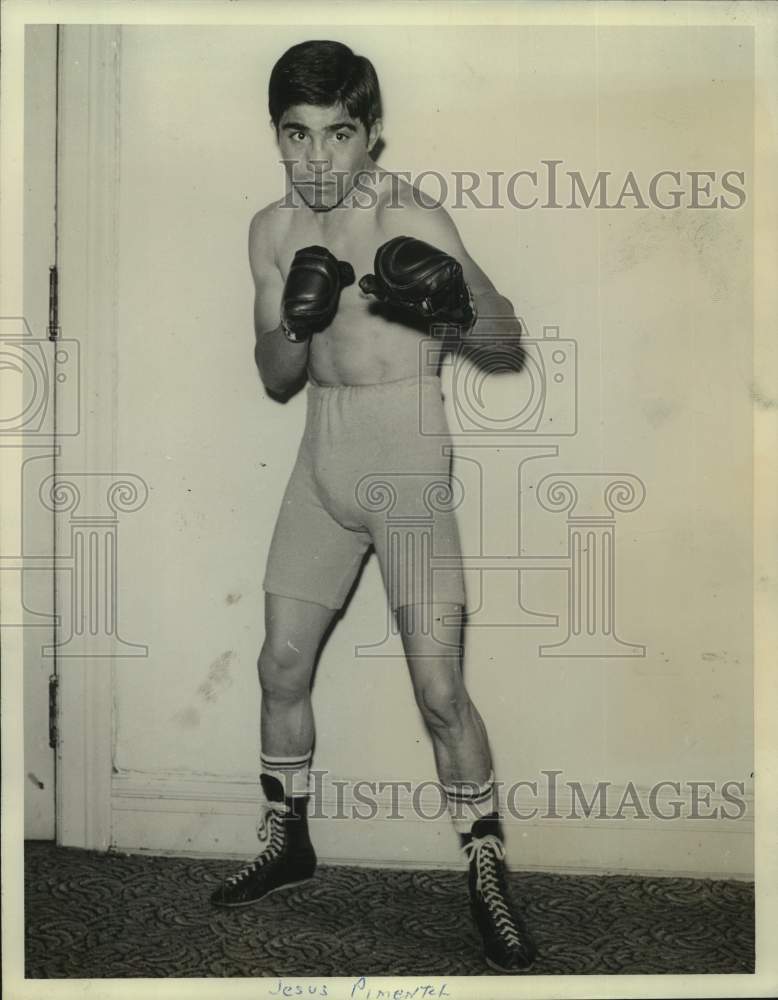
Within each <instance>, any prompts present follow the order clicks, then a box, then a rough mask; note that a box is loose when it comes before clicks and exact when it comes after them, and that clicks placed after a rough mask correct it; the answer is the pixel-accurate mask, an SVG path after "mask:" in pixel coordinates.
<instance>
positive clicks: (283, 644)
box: [257, 633, 313, 696]
mask: <svg viewBox="0 0 778 1000" xmlns="http://www.w3.org/2000/svg"><path fill="white" fill-rule="evenodd" d="M257 667H258V670H259V683H260V686H261V688H262V691H263V693H264V694H269V695H279V696H282V695H287V696H288V695H294V694H298V693H301V692H303V691H306V690H307V689H308V686H309V684H310V673H311V670H312V668H313V663H312V662H310V656H308V655H306V654H305V653H304V652H302V651H301V650H300V648H299V647H297V646H296V645H295V644H294V642H293V641H292V640H291V639H290V638H289V637H288V636H287V635H284V634H281V633H276V634H272V633H271V634H268V635H267V636H266V638H265V641H264V643H263V644H262V649H261V651H260V654H259V660H258V661H257Z"/></svg>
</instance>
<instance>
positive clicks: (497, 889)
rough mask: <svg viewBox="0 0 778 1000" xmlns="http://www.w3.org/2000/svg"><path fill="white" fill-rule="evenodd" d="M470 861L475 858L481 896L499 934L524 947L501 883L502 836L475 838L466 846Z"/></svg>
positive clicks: (477, 884)
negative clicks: (498, 864) (499, 863)
mask: <svg viewBox="0 0 778 1000" xmlns="http://www.w3.org/2000/svg"><path fill="white" fill-rule="evenodd" d="M464 853H465V857H466V858H467V860H468V861H472V860H473V858H475V870H476V884H475V888H476V892H477V893H478V894H479V895H480V896H481V898H482V899H483V901H484V903H485V904H486V907H487V909H488V911H489V915H490V916H491V917H492V920H493V921H494V925H495V928H496V930H497V933H498V934H499V935H500V936H501V937H502V939H503V941H505V943H506V944H507V945H508V946H509V947H521V938H520V936H519V932H518V929H517V927H516V924H515V922H514V920H513V915H512V914H511V911H510V909H509V908H508V903H507V901H506V898H505V890H504V889H503V887H502V886H501V885H500V878H499V871H498V867H497V862H498V861H502V860H504V858H505V846H504V844H503V842H502V841H501V840H500V839H499V837H495V836H494V834H488V835H487V836H486V837H473V839H472V840H471V841H469V842H468V843H467V844H465V846H464Z"/></svg>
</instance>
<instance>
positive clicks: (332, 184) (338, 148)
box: [278, 104, 380, 212]
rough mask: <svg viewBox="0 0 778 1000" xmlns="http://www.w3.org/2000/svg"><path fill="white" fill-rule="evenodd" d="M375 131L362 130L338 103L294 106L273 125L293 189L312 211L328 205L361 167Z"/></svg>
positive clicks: (342, 193)
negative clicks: (327, 105)
mask: <svg viewBox="0 0 778 1000" xmlns="http://www.w3.org/2000/svg"><path fill="white" fill-rule="evenodd" d="M379 134H380V123H376V124H375V125H374V126H373V128H372V129H371V130H370V133H369V134H368V133H367V131H366V130H365V126H364V125H363V124H362V122H361V121H357V120H356V119H354V118H352V117H351V115H349V113H348V112H347V111H346V109H345V108H344V107H342V106H341V105H339V104H335V105H333V106H332V107H329V108H321V107H317V106H316V105H313V104H296V105H294V107H291V108H288V109H287V110H286V111H285V112H284V113H283V115H282V116H281V120H280V122H279V123H278V147H279V149H280V151H281V157H282V159H283V161H284V166H285V167H286V172H287V174H288V176H289V179H290V181H291V182H292V185H293V186H294V189H295V191H297V193H298V194H299V195H300V197H301V198H302V199H303V200H304V201H305V203H306V204H307V205H308V206H309V207H310V208H312V209H313V210H314V211H319V212H326V211H327V210H328V209H330V208H334V207H335V206H336V205H337V204H339V203H340V202H341V201H342V200H343V198H344V197H345V196H346V195H347V194H348V192H349V191H350V190H351V188H352V187H353V185H354V179H355V177H356V175H357V174H358V173H359V172H360V171H361V170H364V169H366V168H367V166H368V153H369V151H370V150H371V149H372V147H373V146H374V145H375V141H376V139H377V138H378V135H379Z"/></svg>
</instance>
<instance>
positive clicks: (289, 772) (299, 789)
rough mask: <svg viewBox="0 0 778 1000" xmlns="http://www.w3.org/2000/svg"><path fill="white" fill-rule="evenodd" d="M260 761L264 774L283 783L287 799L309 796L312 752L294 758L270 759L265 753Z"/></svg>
mask: <svg viewBox="0 0 778 1000" xmlns="http://www.w3.org/2000/svg"><path fill="white" fill-rule="evenodd" d="M259 760H260V766H261V768H262V773H263V774H268V775H270V777H271V778H276V779H277V780H278V781H280V782H281V784H282V785H283V788H284V797H285V798H295V797H299V796H301V795H308V794H309V792H310V789H309V787H308V779H309V774H310V767H311V752H310V750H309V751H308V753H306V754H297V755H295V756H294V757H270V756H268V755H267V754H264V753H263V754H260V758H259Z"/></svg>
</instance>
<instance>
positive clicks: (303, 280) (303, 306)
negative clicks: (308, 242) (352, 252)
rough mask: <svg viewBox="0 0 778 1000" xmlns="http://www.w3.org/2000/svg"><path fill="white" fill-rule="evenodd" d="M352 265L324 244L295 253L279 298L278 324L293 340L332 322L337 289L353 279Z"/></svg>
mask: <svg viewBox="0 0 778 1000" xmlns="http://www.w3.org/2000/svg"><path fill="white" fill-rule="evenodd" d="M354 280H355V276H354V268H353V267H352V266H351V264H348V263H346V261H342V260H338V259H337V258H336V257H335V256H334V255H333V254H331V253H330V251H329V250H327V249H326V248H325V247H317V246H312V247H304V248H303V249H302V250H298V251H297V253H296V254H295V255H294V260H293V261H292V266H291V267H290V268H289V274H288V275H287V277H286V282H285V284H284V293H283V296H282V299H281V328H282V330H283V331H284V333H285V334H286V336H287V338H288V339H289V340H291V341H293V342H294V343H300V342H301V341H303V340H307V339H308V338H309V337H310V336H311V335H312V334H314V333H319V332H320V331H321V330H323V329H325V327H328V326H329V325H330V323H331V322H332V320H333V318H334V316H335V313H336V312H337V309H338V302H339V300H340V291H341V289H342V288H346V287H348V286H349V285H352V284H353V283H354Z"/></svg>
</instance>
